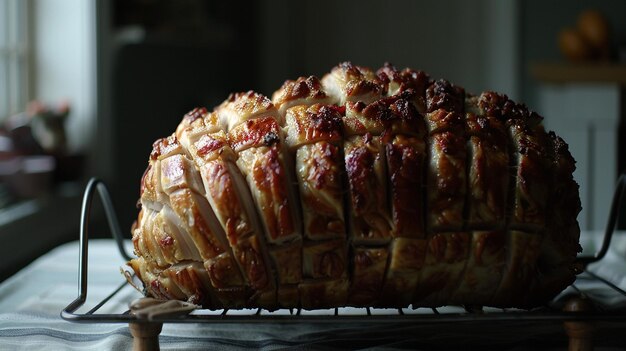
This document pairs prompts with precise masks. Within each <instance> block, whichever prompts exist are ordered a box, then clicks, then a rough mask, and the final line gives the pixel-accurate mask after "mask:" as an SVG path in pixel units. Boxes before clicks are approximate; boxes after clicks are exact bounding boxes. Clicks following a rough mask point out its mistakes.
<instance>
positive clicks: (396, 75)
mask: <svg viewBox="0 0 626 351" xmlns="http://www.w3.org/2000/svg"><path fill="white" fill-rule="evenodd" d="M376 74H377V75H378V78H379V79H380V80H381V81H382V82H383V85H384V86H385V87H386V92H387V93H386V95H387V96H394V95H399V94H402V93H404V92H406V91H408V90H412V91H413V97H412V99H411V100H410V101H411V102H412V103H413V105H414V106H415V108H416V109H417V110H418V111H419V112H420V113H422V114H424V113H426V88H428V86H429V85H430V77H429V76H428V74H426V73H424V72H423V71H416V70H413V69H410V68H405V69H403V70H402V71H398V70H397V69H396V68H395V67H394V66H393V65H391V64H390V63H388V62H387V63H385V65H384V66H383V67H382V68H380V69H379V70H378V71H377V72H376Z"/></svg>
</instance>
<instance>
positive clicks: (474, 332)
mask: <svg viewBox="0 0 626 351" xmlns="http://www.w3.org/2000/svg"><path fill="white" fill-rule="evenodd" d="M584 240H586V239H584ZM584 240H583V241H584ZM590 240H592V241H594V240H593V239H590ZM596 241H597V240H596ZM624 243H626V241H624V242H620V241H618V242H617V244H618V245H615V247H617V248H619V249H620V250H621V249H624V251H625V252H626V245H622V244H624ZM590 245H591V246H597V244H595V245H594V244H593V243H589V242H587V244H586V246H590ZM620 245H622V246H620ZM89 258H90V260H89V270H88V271H89V294H88V301H87V303H86V306H93V305H94V303H95V302H97V301H100V300H101V299H102V298H103V297H105V296H106V295H108V294H109V293H110V292H111V291H113V289H114V288H115V287H117V286H118V285H119V284H120V283H121V282H122V281H123V278H122V276H121V275H120V273H119V271H118V269H117V267H119V266H122V265H123V264H124V260H123V259H122V257H121V256H120V255H119V253H118V252H117V248H116V246H115V243H114V242H113V241H112V240H92V241H91V242H90V244H89ZM608 259H610V260H608V261H606V262H607V263H608V264H609V265H615V266H617V267H622V269H623V267H624V264H623V262H624V260H623V258H622V257H621V252H614V251H612V252H611V253H610V256H609V257H608ZM603 270H605V268H603ZM622 273H623V272H622ZM623 276H624V275H623V274H617V273H616V275H615V277H614V282H616V283H617V284H618V285H620V286H621V287H622V288H625V287H626V280H624V279H623V278H622V277H623ZM77 280H78V243H77V242H72V243H68V244H65V245H62V246H60V247H58V248H56V249H54V250H52V251H51V252H49V253H47V254H46V255H44V256H42V257H40V258H39V259H37V260H36V261H34V262H33V263H32V264H30V265H29V266H28V267H26V268H24V269H23V270H22V271H20V272H18V273H17V274H15V275H14V276H13V277H11V278H9V279H7V280H6V281H4V282H3V283H2V284H0V350H14V349H15V350H74V349H75V350H128V349H130V348H131V345H132V336H131V335H130V332H129V329H128V326H127V325H126V324H115V323H113V324H107V323H103V324H97V323H88V324H85V323H71V322H67V321H65V320H63V319H61V318H60V316H59V313H60V311H61V309H63V308H64V307H65V306H66V305H67V304H68V303H69V302H71V301H72V300H74V299H75V298H76V296H77V294H78V291H77V290H78V288H77ZM138 297H140V294H139V293H138V292H137V291H135V290H133V289H132V288H130V287H128V288H125V289H124V290H122V291H121V292H120V293H118V294H117V295H116V296H115V298H114V299H113V300H112V301H111V302H110V303H108V304H107V305H106V306H105V309H104V310H101V312H103V313H106V312H111V313H118V312H121V311H124V310H126V309H127V308H128V302H129V301H132V300H133V299H135V298H138ZM616 303H625V302H624V301H616ZM510 329H511V325H510V324H507V325H503V326H498V325H487V326H486V325H484V324H482V325H479V324H467V323H456V324H445V325H441V324H439V325H420V326H419V327H415V328H413V327H412V328H410V330H408V329H407V328H406V327H397V326H393V325H390V326H389V327H387V328H383V329H381V327H380V326H376V325H371V324H368V323H363V324H360V323H355V324H354V325H349V326H347V327H346V325H342V326H340V327H339V326H336V325H333V324H332V323H327V324H305V323H280V324H274V323H264V324H253V325H250V324H245V325H238V324H217V325H216V324H165V325H164V327H163V331H162V332H161V335H160V339H159V340H160V345H161V349H162V350H181V349H184V350H204V349H207V348H215V349H225V348H226V349H267V350H271V349H281V348H297V349H432V348H433V347H439V348H440V347H445V348H447V347H450V348H458V347H460V346H467V345H477V346H480V347H481V348H484V347H485V346H486V347H488V348H494V347H495V348H499V349H502V348H504V349H530V348H533V349H534V348H539V347H541V348H542V349H551V348H555V349H559V348H562V347H563V346H564V345H566V342H567V340H566V337H565V334H564V333H563V331H562V330H563V329H562V325H560V324H558V323H556V324H555V323H547V324H544V323H528V322H526V323H524V322H522V323H519V324H516V325H515V332H511V330H510ZM522 331H523V332H522Z"/></svg>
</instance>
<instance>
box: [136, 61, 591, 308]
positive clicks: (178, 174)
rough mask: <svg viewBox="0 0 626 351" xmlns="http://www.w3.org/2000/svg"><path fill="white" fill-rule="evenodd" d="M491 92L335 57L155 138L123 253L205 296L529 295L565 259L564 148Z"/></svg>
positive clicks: (262, 301)
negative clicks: (269, 93) (129, 245)
mask: <svg viewBox="0 0 626 351" xmlns="http://www.w3.org/2000/svg"><path fill="white" fill-rule="evenodd" d="M541 120H542V118H541V117H540V116H538V115H537V114H535V113H533V112H531V111H529V110H528V109H527V108H526V106H524V105H522V104H518V103H515V102H513V101H511V100H510V99H509V98H508V97H507V96H506V95H501V94H497V93H493V92H485V93H482V94H480V95H478V96H474V95H471V94H466V93H465V91H464V90H463V88H461V87H458V86H455V85H454V84H451V83H450V82H448V81H445V80H437V81H431V80H430V77H428V75H426V74H425V73H424V72H421V71H415V70H411V69H404V70H398V69H396V68H395V67H393V66H392V65H390V64H385V65H384V66H383V67H382V68H381V69H379V70H378V71H376V73H374V71H372V70H370V69H368V68H366V67H361V66H357V65H353V64H351V63H349V62H345V63H341V64H339V65H338V66H337V67H335V68H333V70H332V71H331V72H330V73H329V74H327V75H325V76H324V77H323V79H322V80H321V81H320V80H319V79H317V78H316V77H313V76H311V77H300V78H298V79H297V80H295V81H286V82H285V84H284V85H283V86H282V87H281V88H280V89H279V90H278V91H276V92H275V93H274V96H273V101H270V100H269V99H268V98H267V97H265V96H263V95H261V94H258V93H255V92H252V91H249V92H246V93H238V94H232V95H231V96H229V98H228V99H227V100H226V101H225V102H224V103H222V104H221V105H220V106H218V107H217V108H216V109H215V110H214V111H213V112H209V111H208V110H206V109H204V108H197V109H194V110H192V111H191V112H189V113H188V114H187V115H185V116H184V117H183V119H182V121H181V122H180V124H179V125H178V127H177V129H176V132H175V133H174V134H173V135H171V136H170V137H167V138H163V139H160V140H158V141H157V142H155V144H154V145H153V151H152V153H151V155H150V158H149V165H148V168H147V169H146V172H145V173H144V175H143V177H142V179H141V198H140V205H141V207H140V211H139V215H138V218H137V221H136V224H135V225H134V226H133V228H132V232H133V245H134V247H135V253H136V254H137V255H138V256H139V258H137V259H134V260H132V261H131V262H129V265H130V266H131V268H132V269H133V270H134V271H135V272H136V274H137V275H138V277H139V278H140V279H141V280H142V281H143V282H144V285H145V290H146V293H147V294H149V295H152V296H155V297H158V298H162V299H181V300H188V301H191V302H194V303H199V304H202V305H203V306H204V307H207V308H242V307H262V308H266V309H275V308H294V307H300V308H305V309H316V308H332V307H339V306H345V305H351V306H357V307H365V306H377V307H396V308H400V307H406V306H408V305H409V304H412V305H413V307H420V306H431V307H434V306H440V305H443V304H464V305H490V306H498V307H523V308H528V307H533V306H537V305H540V304H542V303H544V302H546V301H547V300H549V299H550V298H552V297H554V296H555V295H556V294H558V292H559V291H561V290H562V289H563V288H564V287H565V286H567V285H568V284H570V283H571V282H572V281H573V280H574V279H575V275H576V273H577V272H578V271H577V266H576V254H577V252H578V251H579V249H580V247H579V244H578V236H579V233H580V229H579V227H578V222H577V220H576V216H577V214H578V212H580V199H579V196H578V185H577V184H576V182H575V181H574V179H573V176H572V174H573V172H574V169H575V161H574V160H573V158H572V157H571V155H570V153H569V151H568V148H567V144H566V143H565V142H564V141H563V140H562V139H560V138H559V137H558V136H556V135H555V134H554V133H552V132H550V133H546V132H545V131H544V129H543V126H542V125H541Z"/></svg>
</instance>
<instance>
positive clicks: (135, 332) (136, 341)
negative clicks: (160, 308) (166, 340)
mask: <svg viewBox="0 0 626 351" xmlns="http://www.w3.org/2000/svg"><path fill="white" fill-rule="evenodd" d="M128 327H129V328H130V333H131V335H132V336H133V351H159V349H160V348H159V334H160V333H161V329H162V328H163V323H154V322H152V323H129V325H128Z"/></svg>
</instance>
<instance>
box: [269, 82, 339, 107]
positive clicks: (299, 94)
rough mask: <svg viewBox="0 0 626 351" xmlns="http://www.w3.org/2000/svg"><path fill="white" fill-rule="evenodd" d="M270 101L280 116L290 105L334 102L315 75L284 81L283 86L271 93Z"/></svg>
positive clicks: (304, 105)
mask: <svg viewBox="0 0 626 351" xmlns="http://www.w3.org/2000/svg"><path fill="white" fill-rule="evenodd" d="M272 102H273V103H274V106H276V108H277V109H278V112H279V114H280V115H281V116H284V115H285V113H286V111H287V109H289V108H290V107H292V106H303V107H306V106H309V105H313V104H326V105H328V104H332V103H334V101H333V98H331V97H330V96H329V95H328V94H326V92H325V91H324V88H323V87H322V82H320V80H319V79H318V78H317V77H315V76H309V77H300V78H298V79H296V80H295V81H294V80H287V81H285V83H284V84H283V86H282V87H280V89H278V90H276V91H275V92H274V95H272Z"/></svg>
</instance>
